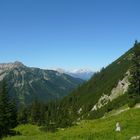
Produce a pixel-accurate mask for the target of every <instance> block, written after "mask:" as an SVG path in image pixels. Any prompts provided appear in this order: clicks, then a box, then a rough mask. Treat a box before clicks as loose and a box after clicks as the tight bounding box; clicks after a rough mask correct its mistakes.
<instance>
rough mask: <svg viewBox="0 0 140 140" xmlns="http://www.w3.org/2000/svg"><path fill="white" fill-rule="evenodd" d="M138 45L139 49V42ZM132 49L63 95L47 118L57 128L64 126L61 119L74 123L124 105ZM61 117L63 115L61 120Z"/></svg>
mask: <svg viewBox="0 0 140 140" xmlns="http://www.w3.org/2000/svg"><path fill="white" fill-rule="evenodd" d="M137 47H138V48H140V43H139V44H138V45H137ZM135 49H136V47H133V48H132V49H130V50H129V51H128V52H126V53H125V54H124V55H122V56H121V57H120V58H119V59H117V60H116V61H114V62H113V63H112V64H110V65H109V66H107V67H106V68H103V69H102V70H101V71H100V72H98V73H96V74H94V76H93V77H92V78H91V79H90V80H89V81H88V82H86V83H84V84H83V85H81V86H80V87H78V88H77V89H76V90H75V91H74V92H72V93H71V94H70V95H68V96H66V97H64V99H63V100H61V101H60V102H59V103H58V104H57V105H56V106H57V107H55V108H50V109H49V110H52V112H53V117H52V116H50V117H49V118H48V121H49V120H52V121H53V122H55V123H56V125H57V126H58V127H60V126H61V125H60V124H61V123H62V124H63V125H62V126H61V127H63V126H66V124H65V123H63V121H66V122H67V123H70V121H71V122H72V124H75V123H76V122H77V121H79V120H82V119H96V118H100V117H102V116H103V115H104V114H105V113H107V112H109V111H111V110H113V109H117V108H119V107H121V106H123V105H125V104H127V103H128V98H127V94H126V93H127V90H128V87H129V85H130V83H129V77H130V73H129V69H130V66H131V58H132V55H133V51H134V50H135ZM55 116H57V117H56V118H55ZM58 116H59V117H58ZM52 118H53V119H52ZM60 118H63V121H61V119H60ZM67 120H69V122H68V121H67Z"/></svg>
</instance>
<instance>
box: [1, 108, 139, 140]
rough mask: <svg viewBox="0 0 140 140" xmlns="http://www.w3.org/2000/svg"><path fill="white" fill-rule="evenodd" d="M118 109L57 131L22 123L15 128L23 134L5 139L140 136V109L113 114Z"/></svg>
mask: <svg viewBox="0 0 140 140" xmlns="http://www.w3.org/2000/svg"><path fill="white" fill-rule="evenodd" d="M121 109H126V107H123V108H121ZM118 111H119V110H116V111H115V110H114V111H112V112H111V113H109V114H107V115H106V117H105V118H100V119H97V120H84V121H81V122H80V124H79V125H77V126H73V127H70V128H66V129H64V130H63V129H60V130H58V131H57V132H55V133H50V132H49V133H48V132H42V131H40V127H38V126H34V125H20V126H18V127H17V128H15V130H16V131H19V132H20V133H21V136H14V137H8V138H4V139H3V140H94V139H95V140H129V139H130V138H131V137H133V136H140V129H139V128H140V119H139V116H140V109H139V108H138V109H135V108H133V109H130V110H128V111H125V112H123V113H121V114H118V115H114V116H113V114H115V113H116V112H118ZM116 122H120V125H121V128H122V131H121V132H116V131H115V125H116Z"/></svg>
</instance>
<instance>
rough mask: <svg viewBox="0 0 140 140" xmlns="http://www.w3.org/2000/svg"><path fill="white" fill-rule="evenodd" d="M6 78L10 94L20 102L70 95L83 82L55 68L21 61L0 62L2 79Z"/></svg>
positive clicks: (46, 99) (0, 78)
mask: <svg viewBox="0 0 140 140" xmlns="http://www.w3.org/2000/svg"><path fill="white" fill-rule="evenodd" d="M3 79H6V81H7V84H8V91H9V94H10V95H11V96H12V97H13V98H16V99H17V101H18V102H19V103H20V104H29V103H31V102H32V100H34V99H38V100H39V101H43V102H47V101H50V100H54V99H58V98H62V97H64V96H66V95H68V94H69V93H70V92H71V91H72V90H73V89H75V88H76V87H77V86H79V85H80V84H82V83H83V80H81V79H78V78H73V77H71V76H69V75H66V74H62V73H59V72H56V71H53V70H43V69H39V68H32V67H27V66H25V65H23V64H22V63H21V62H14V63H5V64H0V81H2V80H3Z"/></svg>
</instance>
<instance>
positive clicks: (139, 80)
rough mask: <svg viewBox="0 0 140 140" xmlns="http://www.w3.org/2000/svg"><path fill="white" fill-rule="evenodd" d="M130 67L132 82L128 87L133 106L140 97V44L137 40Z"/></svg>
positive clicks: (130, 104) (130, 101)
mask: <svg viewBox="0 0 140 140" xmlns="http://www.w3.org/2000/svg"><path fill="white" fill-rule="evenodd" d="M131 63H132V64H131V68H130V79H129V82H130V83H131V84H130V86H129V89H128V97H129V106H130V107H132V106H134V105H135V104H136V102H138V100H139V98H140V44H139V43H138V42H137V41H135V44H134V48H133V54H132V60H131Z"/></svg>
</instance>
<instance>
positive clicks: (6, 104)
mask: <svg viewBox="0 0 140 140" xmlns="http://www.w3.org/2000/svg"><path fill="white" fill-rule="evenodd" d="M16 115H17V113H16V106H15V105H14V104H13V103H12V102H11V101H10V99H9V96H8V91H7V87H6V82H5V81H4V82H3V85H2V90H1V92H0V137H1V136H3V135H7V134H8V133H9V131H10V129H11V128H13V127H15V126H16V125H17V123H16V121H17V120H16Z"/></svg>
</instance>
